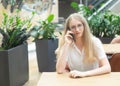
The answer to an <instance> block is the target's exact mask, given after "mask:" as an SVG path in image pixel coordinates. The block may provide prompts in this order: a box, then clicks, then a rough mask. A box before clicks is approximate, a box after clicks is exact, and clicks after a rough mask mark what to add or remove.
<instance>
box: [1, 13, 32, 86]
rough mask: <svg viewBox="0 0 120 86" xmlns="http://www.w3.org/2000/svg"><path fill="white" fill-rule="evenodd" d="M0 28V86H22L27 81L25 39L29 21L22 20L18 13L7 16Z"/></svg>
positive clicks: (27, 69)
mask: <svg viewBox="0 0 120 86" xmlns="http://www.w3.org/2000/svg"><path fill="white" fill-rule="evenodd" d="M3 15H4V19H3V21H2V24H1V26H0V33H1V35H2V42H1V46H0V86H22V85H23V84H24V83H25V82H26V81H28V79H29V68H28V48H27V42H26V41H27V39H28V38H29V37H30V34H29V33H30V32H29V31H28V29H29V28H30V26H31V23H30V19H25V20H22V19H21V18H20V16H19V15H18V13H17V14H16V15H14V16H8V15H7V14H6V13H3Z"/></svg>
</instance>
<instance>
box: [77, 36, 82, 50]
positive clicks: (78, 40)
mask: <svg viewBox="0 0 120 86" xmlns="http://www.w3.org/2000/svg"><path fill="white" fill-rule="evenodd" d="M75 45H76V46H77V47H78V48H79V49H80V51H82V48H83V42H82V39H81V38H79V39H76V41H75Z"/></svg>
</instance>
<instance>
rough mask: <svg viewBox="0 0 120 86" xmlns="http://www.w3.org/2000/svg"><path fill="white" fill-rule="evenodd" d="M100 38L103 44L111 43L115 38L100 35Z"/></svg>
mask: <svg viewBox="0 0 120 86" xmlns="http://www.w3.org/2000/svg"><path fill="white" fill-rule="evenodd" d="M99 39H100V40H101V42H102V43H103V44H109V43H110V42H111V41H112V39H113V38H107V37H99Z"/></svg>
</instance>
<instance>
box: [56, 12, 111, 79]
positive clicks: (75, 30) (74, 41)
mask: <svg viewBox="0 0 120 86" xmlns="http://www.w3.org/2000/svg"><path fill="white" fill-rule="evenodd" d="M56 54H57V63H56V71H57V73H59V74H61V73H65V72H70V77H72V78H77V77H88V76H94V75H99V74H104V73H110V72H111V67H110V64H109V62H108V59H107V56H106V54H105V52H104V49H103V46H102V43H101V41H100V40H99V39H98V38H96V37H94V36H92V34H91V33H90V28H89V26H88V23H87V21H86V20H85V18H84V17H83V16H81V15H80V14H79V13H73V14H71V15H70V16H69V17H68V18H67V19H66V22H65V30H64V34H63V37H62V38H61V40H60V43H59V46H58V48H57V50H56Z"/></svg>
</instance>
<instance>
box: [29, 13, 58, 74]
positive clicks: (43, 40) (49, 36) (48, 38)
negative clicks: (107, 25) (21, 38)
mask: <svg viewBox="0 0 120 86" xmlns="http://www.w3.org/2000/svg"><path fill="white" fill-rule="evenodd" d="M53 19H54V15H53V14H50V15H49V16H48V17H47V18H46V19H45V20H40V21H39V24H38V25H37V26H34V27H33V29H32V32H31V36H32V37H34V41H35V44H36V53H37V61H38V68H39V71H40V72H48V71H49V72H51V71H55V70H56V69H55V65H56V56H55V49H56V48H57V46H58V39H57V38H56V37H57V36H56V35H55V27H56V24H54V23H52V21H53Z"/></svg>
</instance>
